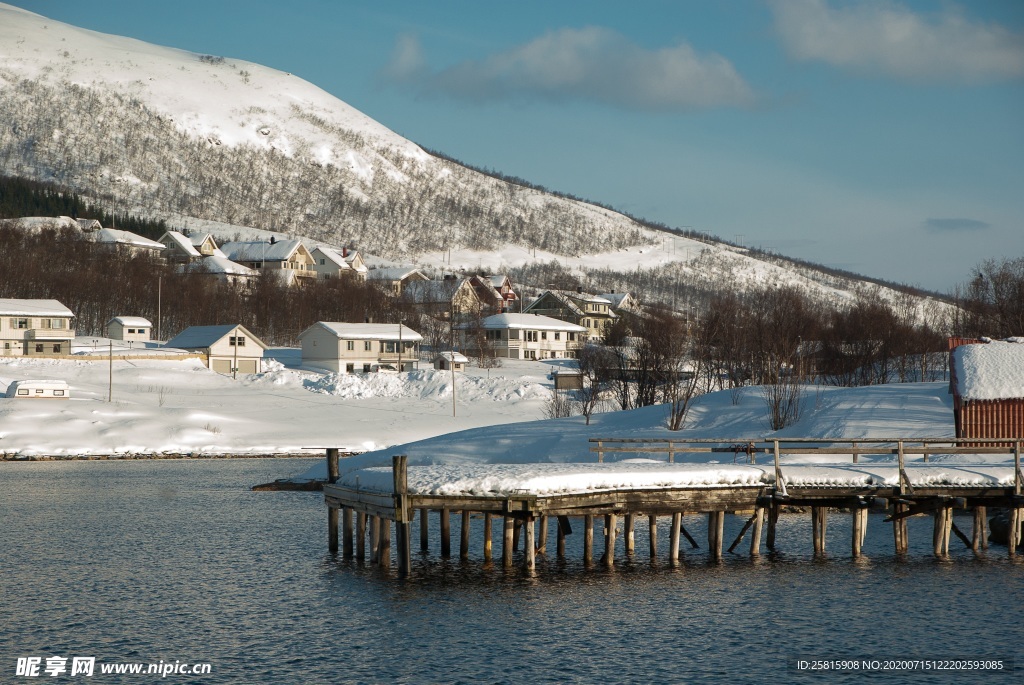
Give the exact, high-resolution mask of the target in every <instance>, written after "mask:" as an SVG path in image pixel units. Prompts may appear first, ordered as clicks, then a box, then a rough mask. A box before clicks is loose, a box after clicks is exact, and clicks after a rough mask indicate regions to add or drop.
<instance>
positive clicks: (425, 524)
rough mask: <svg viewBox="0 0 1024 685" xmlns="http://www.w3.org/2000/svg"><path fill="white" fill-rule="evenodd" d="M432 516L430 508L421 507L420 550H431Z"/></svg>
mask: <svg viewBox="0 0 1024 685" xmlns="http://www.w3.org/2000/svg"><path fill="white" fill-rule="evenodd" d="M429 526H430V517H429V510H428V509H420V551H421V552H428V551H430V533H429Z"/></svg>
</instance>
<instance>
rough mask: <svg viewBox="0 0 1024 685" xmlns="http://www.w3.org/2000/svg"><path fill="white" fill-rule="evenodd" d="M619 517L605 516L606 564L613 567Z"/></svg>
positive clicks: (604, 559) (604, 558) (604, 560)
mask: <svg viewBox="0 0 1024 685" xmlns="http://www.w3.org/2000/svg"><path fill="white" fill-rule="evenodd" d="M617 519H618V517H617V516H616V515H615V514H606V515H605V517H604V557H603V558H602V561H603V562H604V565H605V566H607V567H608V568H611V567H612V566H614V565H615V524H616V523H617Z"/></svg>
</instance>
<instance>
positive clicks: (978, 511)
mask: <svg viewBox="0 0 1024 685" xmlns="http://www.w3.org/2000/svg"><path fill="white" fill-rule="evenodd" d="M985 513H986V512H985V507H974V529H973V530H972V531H971V549H973V550H974V551H975V552H977V551H979V550H982V549H987V548H988V541H987V540H986V539H985V525H986V524H987V523H988V522H987V521H986V519H985Z"/></svg>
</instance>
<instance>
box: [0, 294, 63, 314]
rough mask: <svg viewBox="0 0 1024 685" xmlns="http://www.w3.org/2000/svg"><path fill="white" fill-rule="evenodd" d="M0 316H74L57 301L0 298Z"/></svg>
mask: <svg viewBox="0 0 1024 685" xmlns="http://www.w3.org/2000/svg"><path fill="white" fill-rule="evenodd" d="M0 316H74V313H73V312H72V311H71V310H70V309H68V308H67V307H65V306H64V305H62V304H61V303H60V302H58V301H57V300H15V299H7V298H0Z"/></svg>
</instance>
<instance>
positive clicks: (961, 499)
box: [324, 438, 1024, 573]
mask: <svg viewBox="0 0 1024 685" xmlns="http://www.w3.org/2000/svg"><path fill="white" fill-rule="evenodd" d="M592 442H595V443H597V447H595V448H592V450H593V451H594V452H598V459H599V462H598V463H529V464H460V465H444V464H438V465H414V466H410V465H409V464H408V460H407V459H406V458H405V457H404V456H396V457H394V459H393V464H392V467H391V468H387V467H370V468H363V469H358V470H352V471H349V472H347V473H345V474H344V475H341V474H339V470H338V461H337V450H333V456H332V450H330V449H328V473H329V482H328V483H327V484H326V485H325V486H324V497H325V501H326V504H327V506H328V529H329V530H328V532H329V546H330V549H331V551H332V552H336V551H337V550H338V528H339V513H340V514H341V515H342V516H343V517H344V521H343V523H342V526H341V528H342V533H343V539H344V548H343V554H344V555H345V556H346V557H352V556H357V557H358V558H364V556H365V549H364V546H365V542H366V538H367V530H366V525H367V521H369V523H370V547H371V549H370V559H371V561H372V562H374V563H377V564H380V565H382V566H389V565H390V559H391V550H390V531H391V522H394V523H395V530H396V537H397V539H398V545H397V546H398V563H399V568H400V570H401V571H402V572H404V573H408V572H409V570H410V568H411V561H410V552H409V550H410V546H411V540H410V535H411V524H412V521H413V519H414V517H415V515H416V512H419V519H420V543H421V549H423V550H424V551H425V550H427V549H428V546H429V545H428V543H429V541H428V538H427V517H428V516H429V512H430V511H436V512H439V514H438V515H439V516H440V517H441V552H442V556H447V555H448V554H449V553H450V540H449V530H450V528H449V516H450V512H452V511H456V512H461V514H462V530H461V536H462V540H461V544H460V554H461V556H462V557H463V558H466V557H467V556H468V551H469V539H470V531H469V527H470V514H471V513H472V514H476V515H480V516H482V517H483V538H484V539H483V545H484V558H485V561H490V558H491V544H492V541H491V537H492V535H491V532H492V531H491V528H492V526H491V517H492V516H494V517H499V518H500V520H501V523H502V536H503V546H502V562H503V565H504V566H506V567H508V566H511V565H512V555H513V550H515V549H517V548H518V542H519V538H520V536H522V537H524V538H525V543H524V550H523V552H524V554H523V565H524V567H525V568H527V569H529V570H533V569H534V566H535V556H536V554H537V553H538V552H539V553H542V554H543V553H545V552H546V543H547V533H548V521H549V519H555V520H557V521H558V525H557V526H556V527H555V528H556V533H557V536H558V554H559V555H563V554H564V548H565V545H564V536H565V535H567V534H570V532H571V530H572V525H571V523H570V518H573V517H575V518H582V519H583V529H584V561H585V562H586V563H590V562H591V561H592V559H593V551H592V545H593V527H594V526H593V523H594V517H603V518H604V526H605V535H604V543H605V550H604V554H603V557H602V563H603V564H605V565H608V566H610V565H613V564H614V558H615V552H616V540H615V538H616V524H617V520H618V518H619V517H624V520H623V524H624V526H623V529H624V535H623V537H624V539H625V540H626V542H624V543H623V546H624V547H625V553H626V554H632V552H633V523H634V521H635V519H636V517H637V516H647V517H648V519H649V522H650V524H651V525H650V527H649V530H650V531H651V539H650V541H649V542H650V553H651V555H652V558H653V557H654V556H655V555H657V554H658V550H657V546H658V545H657V540H656V539H655V535H654V532H655V531H656V526H655V525H654V524H655V523H656V519H657V517H659V516H671V517H672V526H671V527H670V531H671V535H670V540H669V550H668V560H669V562H670V563H673V564H674V563H677V562H678V554H679V541H680V538H681V536H684V537H686V538H687V539H689V540H690V542H691V544H692V545H694V546H695V545H696V542H695V541H693V539H692V537H691V536H690V535H689V533H688V532H687V531H686V530H685V528H684V527H683V526H682V520H681V519H682V516H683V515H684V514H685V513H691V514H692V513H704V514H707V516H708V524H709V525H708V543H709V548H710V552H711V554H712V555H713V556H714V558H716V559H717V558H720V557H721V555H722V546H723V540H722V533H723V523H724V516H725V513H726V512H740V511H745V512H752V513H751V514H750V518H749V519H748V521H747V522H746V525H745V526H744V527H743V530H742V532H741V533H740V534H739V536H738V537H737V538H736V540H735V541H734V542H733V543H732V546H731V547H730V548H729V551H732V550H733V549H734V548H735V547H736V546H737V545H739V543H740V542H741V540H742V538H743V537H744V536H745V535H746V533H747V531H748V530H750V529H753V530H752V534H751V540H750V553H751V554H752V555H757V554H759V550H760V537H761V529H762V526H763V525H764V524H767V528H768V533H767V546H768V547H769V549H774V547H775V537H776V521H777V519H778V514H779V509H780V507H782V506H801V507H810V509H811V516H812V522H813V526H812V531H813V544H814V550H815V553H824V546H825V545H824V540H825V531H826V521H827V515H828V511H829V509H837V508H838V509H844V510H849V511H851V512H852V516H853V524H854V533H853V540H852V552H853V555H854V556H859V555H860V548H861V545H862V544H863V542H864V536H865V534H866V526H867V520H868V519H867V511H868V509H869V508H870V507H871V506H872V505H874V504H875V503H876V500H878V499H883V500H885V501H886V503H887V506H888V507H889V510H890V516H889V517H888V518H887V519H886V522H889V521H891V522H892V523H893V535H894V542H895V548H896V552H897V553H899V554H903V553H906V551H907V532H906V519H907V517H909V516H913V515H916V514H922V513H930V514H932V515H933V516H934V517H935V532H934V537H933V543H934V550H935V554H937V555H942V554H947V553H948V550H949V540H950V534H951V532H955V533H956V534H957V536H958V537H960V538H961V539H962V540H963V541H964V542H965V543H966V544H967V545H968V546H970V547H971V548H972V549H975V550H978V549H980V548H983V547H984V546H986V542H985V523H986V519H985V517H986V508H987V507H1005V508H1007V509H1009V510H1010V512H1011V526H1010V530H1011V534H1010V536H1009V537H1010V544H1009V550H1010V553H1011V554H1014V553H1015V552H1016V547H1017V544H1018V543H1019V541H1020V533H1021V524H1022V522H1024V496H1022V493H1021V490H1022V485H1024V474H1022V472H1021V469H1020V453H1021V442H1022V441H1021V440H1019V439H1010V440H1000V441H990V442H989V443H986V444H982V445H979V444H978V441H977V440H974V441H972V443H971V444H970V445H969V446H964V445H958V444H956V442H957V441H956V440H954V439H948V438H947V439H943V440H942V443H943V444H936V443H935V441H928V440H924V439H906V440H904V439H895V440H891V441H881V440H879V441H863V440H861V441H856V444H852V445H851V444H850V443H851V442H852V441H834V442H832V443H831V444H827V445H822V444H820V443H821V441H818V444H815V445H807V444H800V442H801V441H789V443H787V444H784V445H780V442H781V441H769V442H767V443H765V442H763V441H762V442H760V443H757V442H755V441H733V442H735V443H736V444H737V445H739V446H741V447H742V448H743V449H742V450H740V449H736V450H735V451H736V454H737V458H738V455H739V454H742V455H743V458H744V459H749V461H752V462H756V458H757V455H759V454H764V453H767V454H769V455H772V456H771V457H770V458H771V462H772V463H768V464H757V463H748V464H740V463H733V464H719V463H706V464H699V463H697V464H695V463H674V462H672V461H668V462H666V461H664V456H661V455H664V454H665V453H666V452H667V453H668V458H669V459H670V460H671V459H672V455H674V454H676V453H680V452H694V451H705V452H712V451H717V452H721V451H726V450H723V448H721V447H716V446H713V445H711V444H696V445H695V443H701V442H703V441H690V442H689V443H688V444H683V443H682V441H673V442H671V443H669V442H668V441H664V440H652V441H639V440H619V441H611V440H594V441H592ZM722 442H723V441H715V444H716V445H720V444H721V443H722ZM726 442H728V441H726ZM793 443H797V444H796V445H795V446H794V445H793ZM865 443H870V444H865ZM623 453H633V454H645V455H648V456H647V457H643V458H627V459H624V460H621V461H615V462H605V461H604V457H605V456H606V455H607V454H615V455H621V454H623ZM795 453H798V454H800V455H814V456H816V457H817V458H821V459H832V460H833V463H798V464H785V465H783V459H782V457H783V456H784V455H785V454H795ZM864 454H874V455H878V454H893V455H895V456H896V457H897V459H896V461H895V462H889V463H884V462H883V463H845V464H844V463H834V461H835V460H836V459H838V458H842V459H850V460H851V461H854V462H855V461H858V456H859V455H864ZM913 454H917V455H923V456H924V458H925V459H927V455H928V454H932V455H936V454H972V455H977V458H979V459H980V458H988V457H989V456H990V455H1003V459H1006V456H1008V455H1013V459H1014V461H1013V462H1012V463H1004V464H964V463H957V464H950V463H934V462H933V463H927V462H923V461H922V462H915V463H913V464H908V463H907V458H908V456H909V455H913ZM650 455H655V456H658V457H660V459H652V458H650ZM840 455H842V456H840ZM954 508H961V509H970V510H973V512H974V524H975V525H974V531H973V535H972V537H971V538H970V539H968V538H967V536H966V535H964V534H963V533H962V532H961V531H959V529H957V528H956V526H955V525H954V524H953V521H952V511H953V509H954ZM536 522H539V523H540V532H539V538H538V537H537V530H536V525H535V524H536ZM354 527H355V530H354ZM538 540H539V543H538V542H537V541H538ZM354 542H355V543H356V546H355V547H354Z"/></svg>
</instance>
